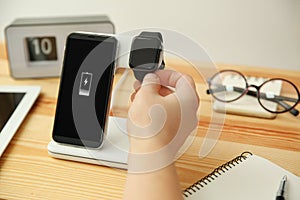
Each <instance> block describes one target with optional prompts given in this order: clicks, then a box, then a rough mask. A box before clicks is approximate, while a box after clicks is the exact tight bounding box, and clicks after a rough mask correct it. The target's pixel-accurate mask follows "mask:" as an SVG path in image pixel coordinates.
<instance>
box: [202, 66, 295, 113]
mask: <svg viewBox="0 0 300 200" xmlns="http://www.w3.org/2000/svg"><path fill="white" fill-rule="evenodd" d="M252 78H253V77H252ZM256 81H257V82H260V83H261V84H260V85H253V84H249V83H248V81H247V79H246V77H245V76H244V75H243V74H242V73H240V72H238V71H235V70H222V71H220V72H218V73H216V74H215V75H213V76H212V77H211V78H210V79H209V80H208V84H209V89H208V90H207V94H211V95H212V96H213V97H214V98H215V99H216V100H218V101H221V102H227V103H228V102H233V101H236V100H238V99H240V98H241V97H243V96H244V95H249V96H253V97H256V98H257V100H258V102H259V104H260V105H261V106H262V107H263V108H264V109H265V110H267V111H269V112H271V113H284V112H290V113H291V114H292V115H294V116H297V115H298V114H299V111H298V110H297V109H295V107H296V105H297V104H298V103H299V102H300V93H299V90H298V89H297V87H296V86H295V85H294V84H293V83H292V82H290V81H289V80H285V79H282V78H272V79H269V80H266V81H265V80H256ZM252 88H253V89H256V90H253V89H252Z"/></svg>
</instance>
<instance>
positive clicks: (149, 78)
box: [140, 73, 161, 94]
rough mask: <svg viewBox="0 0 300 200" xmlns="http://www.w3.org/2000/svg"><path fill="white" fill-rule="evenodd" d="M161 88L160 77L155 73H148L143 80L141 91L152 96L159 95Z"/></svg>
mask: <svg viewBox="0 0 300 200" xmlns="http://www.w3.org/2000/svg"><path fill="white" fill-rule="evenodd" d="M160 88H161V85H160V79H159V77H158V76H157V75H156V74H154V73H148V74H147V75H146V76H145V77H144V79H143V82H142V86H141V88H140V91H141V92H145V93H150V94H155V93H157V94H158V93H159V90H160Z"/></svg>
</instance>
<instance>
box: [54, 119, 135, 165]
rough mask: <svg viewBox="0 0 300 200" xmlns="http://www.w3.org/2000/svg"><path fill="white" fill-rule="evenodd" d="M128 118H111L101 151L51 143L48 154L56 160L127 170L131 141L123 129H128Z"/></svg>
mask: <svg viewBox="0 0 300 200" xmlns="http://www.w3.org/2000/svg"><path fill="white" fill-rule="evenodd" d="M126 122H127V119H126V118H119V117H109V119H108V128H107V135H106V138H105V139H104V144H103V146H102V148H100V149H90V148H85V147H77V146H71V145H64V144H60V143H57V142H55V141H53V140H52V141H51V142H50V143H49V144H48V153H49V154H50V155H51V156H52V157H54V158H60V159H65V160H72V161H78V162H85V163H91V164H97V165H105V166H110V167H116V168H121V169H127V156H128V149H129V141H128V136H127V134H126V133H125V132H124V131H123V130H122V128H121V127H126Z"/></svg>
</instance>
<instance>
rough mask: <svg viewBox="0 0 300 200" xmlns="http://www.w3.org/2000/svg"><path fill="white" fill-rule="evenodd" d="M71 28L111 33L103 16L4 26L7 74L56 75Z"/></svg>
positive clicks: (20, 21)
mask: <svg viewBox="0 0 300 200" xmlns="http://www.w3.org/2000/svg"><path fill="white" fill-rule="evenodd" d="M74 31H86V32H97V33H114V32H115V30H114V25H113V23H112V22H111V21H110V20H109V18H108V17H107V16H105V15H100V16H99V15H97V16H80V17H56V18H23V19H17V20H15V21H14V22H13V23H12V24H10V25H9V26H7V27H6V29H5V38H6V47H7V54H8V60H9V66H10V71H11V75H12V76H13V77H14V78H41V77H57V76H60V74H61V67H62V60H63V54H64V45H65V40H66V38H67V36H68V35H69V34H70V33H71V32H74Z"/></svg>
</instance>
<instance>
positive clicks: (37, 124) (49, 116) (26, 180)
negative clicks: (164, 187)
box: [0, 57, 300, 199]
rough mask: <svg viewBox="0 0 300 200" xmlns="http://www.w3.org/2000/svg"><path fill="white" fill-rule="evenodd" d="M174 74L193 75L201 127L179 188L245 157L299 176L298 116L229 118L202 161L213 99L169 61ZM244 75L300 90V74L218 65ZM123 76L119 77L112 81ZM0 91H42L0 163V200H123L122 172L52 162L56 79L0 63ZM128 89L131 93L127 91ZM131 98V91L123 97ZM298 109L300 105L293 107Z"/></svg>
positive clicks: (122, 110)
mask: <svg viewBox="0 0 300 200" xmlns="http://www.w3.org/2000/svg"><path fill="white" fill-rule="evenodd" d="M167 64H168V65H169V66H172V68H174V69H176V70H178V71H182V72H186V73H189V74H191V75H194V78H195V80H196V82H197V89H198V92H199V95H200V97H201V106H200V109H199V115H200V121H199V124H198V129H197V135H196V138H195V140H194V142H193V144H192V145H191V146H190V147H189V149H188V150H187V151H186V152H185V153H184V155H183V156H181V157H180V158H179V160H178V161H177V162H176V166H177V169H178V173H179V178H180V183H181V185H182V188H183V189H184V188H186V187H187V186H189V185H190V184H192V183H194V182H195V181H197V180H198V179H200V178H202V177H203V176H205V175H207V174H208V173H210V172H211V171H212V170H213V169H214V168H216V167H217V166H219V165H221V164H222V163H224V162H227V161H228V160H230V159H232V158H234V157H236V156H237V155H239V154H241V153H242V152H243V151H251V152H252V153H254V154H257V155H260V156H263V157H265V158H267V159H269V160H271V161H273V162H274V163H276V164H278V165H280V166H282V167H284V168H285V169H287V170H289V171H291V172H293V173H294V174H296V175H298V176H300V123H299V122H300V116H298V117H293V116H292V115H290V114H289V113H286V114H281V115H278V116H277V118H276V119H273V120H270V119H259V118H251V117H244V116H236V115H227V116H226V119H225V124H224V127H223V130H222V134H221V136H220V138H219V140H218V142H217V144H216V146H215V148H214V149H213V150H212V151H211V152H210V153H209V155H208V156H207V157H205V158H202V159H200V158H199V157H198V152H199V149H200V146H201V144H202V142H203V138H204V137H205V135H206V131H207V129H208V126H209V124H210V120H211V119H210V118H211V113H212V103H211V97H210V96H208V95H206V93H205V90H206V88H207V85H206V83H205V81H204V80H203V78H201V76H199V75H195V70H193V69H192V68H191V67H190V66H188V64H187V63H184V62H179V61H167ZM218 67H219V68H221V69H223V68H230V69H237V70H239V71H241V72H243V73H245V74H248V75H260V76H271V77H283V78H287V79H289V80H291V81H292V82H294V83H295V84H296V85H297V87H298V88H300V78H299V77H300V71H288V70H273V69H272V70H270V69H267V68H254V67H249V66H233V65H218ZM121 73H122V70H118V71H117V75H116V80H118V79H119V77H120V74H121ZM0 85H40V86H41V87H42V91H41V95H40V97H39V99H38V100H37V102H36V103H35V105H34V107H33V108H32V109H31V111H30V113H29V115H28V116H27V117H26V119H25V121H24V122H23V124H22V126H21V127H20V129H19V130H18V132H17V133H16V135H15V136H14V138H13V140H12V141H11V143H10V145H9V146H8V148H7V149H6V151H5V153H4V154H3V156H2V157H1V158H0V199H1V198H4V199H6V198H7V199H121V198H122V193H123V188H124V184H125V180H126V171H125V170H120V169H114V168H110V167H104V166H97V165H92V164H85V163H78V162H72V161H66V160H59V159H55V158H52V157H50V156H49V155H48V153H47V144H48V143H49V141H50V140H51V133H52V126H53V120H54V113H55V106H56V101H57V94H58V87H59V78H47V79H26V80H25V79H24V80H15V79H13V78H11V77H10V75H9V68H8V62H7V60H6V59H5V58H4V57H2V58H1V59H0ZM129 88H131V87H129ZM123 92H124V94H126V95H129V94H130V92H131V90H130V89H127V90H124V91H123ZM124 102H125V103H124V104H122V105H120V106H119V107H118V106H116V107H115V110H114V112H113V114H114V115H121V116H122V115H126V110H127V107H128V102H127V101H124ZM297 108H298V109H300V105H298V107H297Z"/></svg>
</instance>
